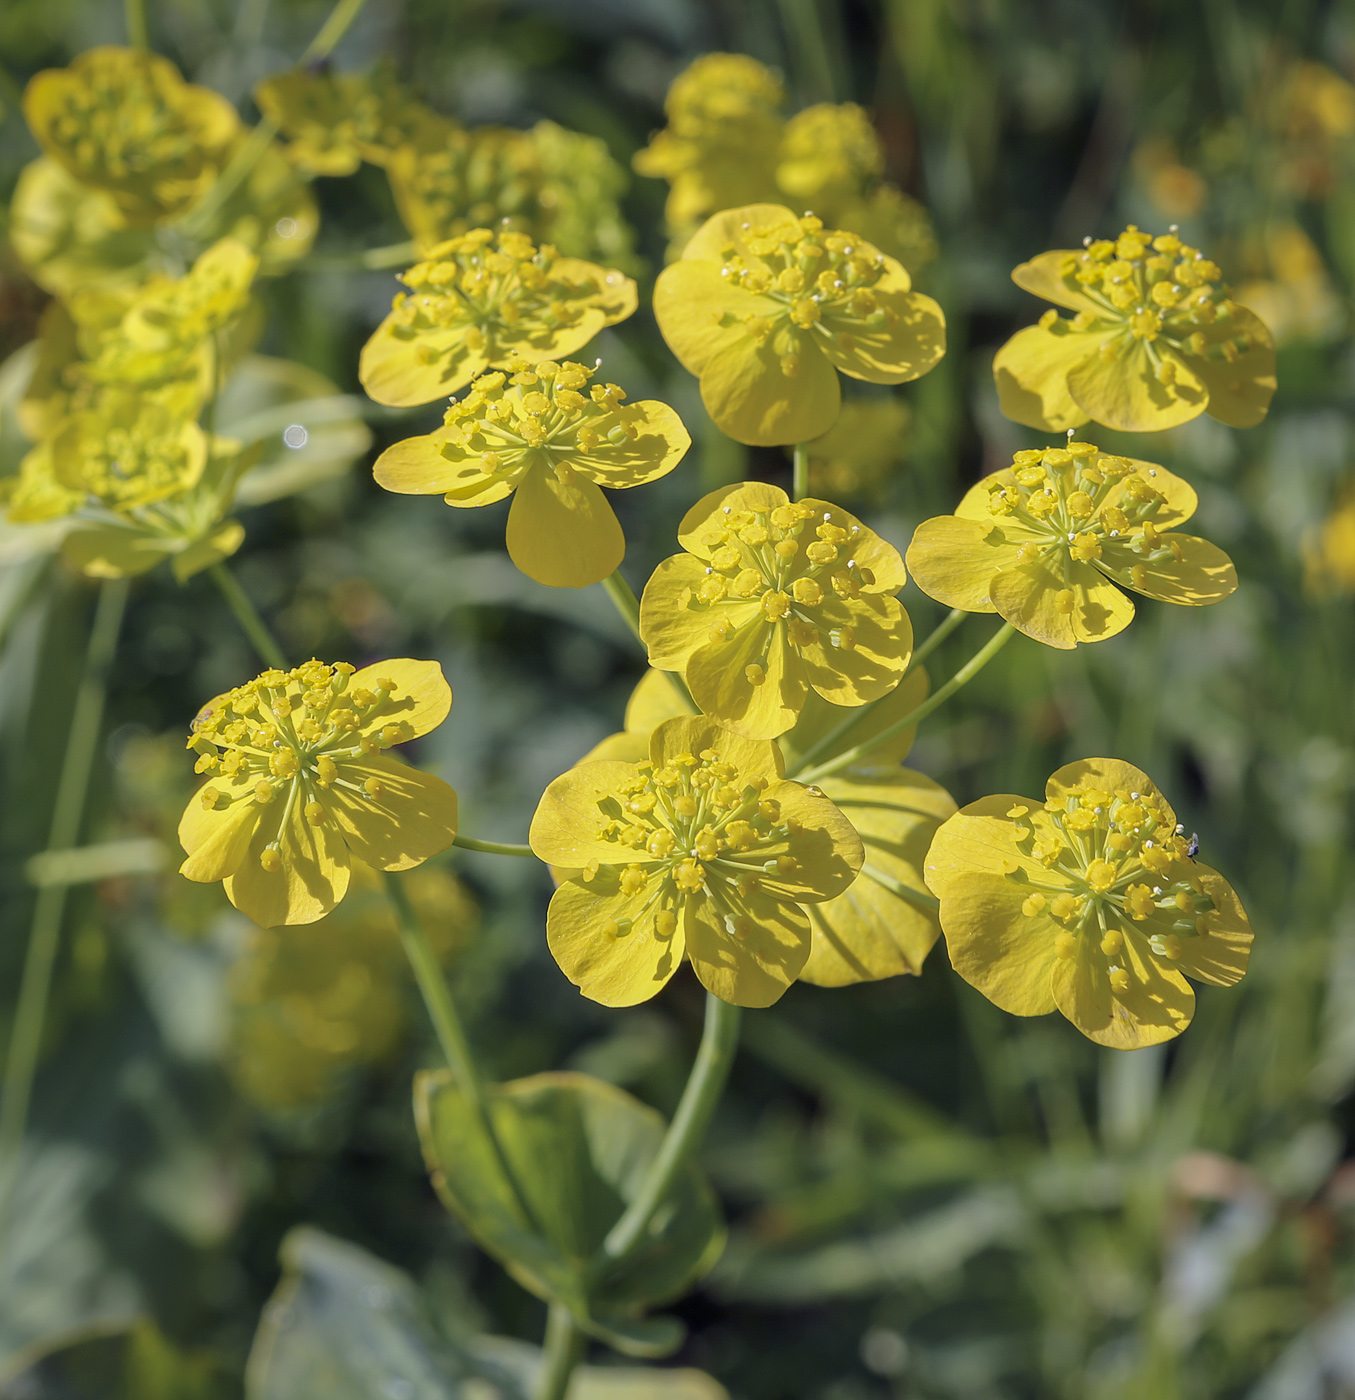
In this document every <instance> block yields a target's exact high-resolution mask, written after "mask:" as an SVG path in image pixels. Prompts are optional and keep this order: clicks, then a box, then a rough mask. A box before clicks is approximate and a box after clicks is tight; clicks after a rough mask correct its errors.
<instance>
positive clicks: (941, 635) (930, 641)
mask: <svg viewBox="0 0 1355 1400" xmlns="http://www.w3.org/2000/svg"><path fill="white" fill-rule="evenodd" d="M968 616H969V614H968V613H967V612H965V610H964V609H963V608H952V609H951V610H950V612H949V613H948V614H947V615H946V617H945V619H944V620H943V621H941V622H940V623H938V624H937V626H935V627H934V628H933V629H932V630H931V631H930V632H929V633H928V634H927V637H926V640H925V641H921V642H919V643H918V644H917V647H916V648H915V649H914V651H913V656H912V660H911V661H909V663H908V669H909V670H910V671H915V670H917V668H918V667H919V666H921V665H922V663H923V662H924V661H925V660H926V659H927V658H928V657H929V656H930V655H931V654H932V652H934V651H935V650H936V649H937V647H939V646H940V645H941V643H942V642H944V641H945V640H946V638H947V637H949V636H950V634H951V633H952V632H953V631H954V630H955V629H956V628H957V627H958V626H959V625H960V624H961V623H962V622H963V621H964V620H965V618H967V617H968Z"/></svg>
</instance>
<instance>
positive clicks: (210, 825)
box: [179, 660, 456, 928]
mask: <svg viewBox="0 0 1355 1400" xmlns="http://www.w3.org/2000/svg"><path fill="white" fill-rule="evenodd" d="M451 705H452V692H451V689H450V688H449V687H448V685H447V682H446V680H445V679H444V678H443V675H442V668H441V667H440V666H439V665H438V664H437V662H436V661H410V660H396V661H383V662H381V663H379V664H378V665H375V666H368V667H366V668H365V669H364V670H361V671H357V672H355V671H354V669H353V667H352V666H350V665H348V664H347V663H346V662H339V663H337V664H336V665H333V666H327V665H325V664H323V663H322V662H319V661H308V662H307V663H306V664H305V665H304V666H298V667H297V668H296V669H295V670H293V671H265V672H264V673H263V674H262V675H261V676H259V677H258V678H257V679H256V680H252V681H250V682H249V683H248V684H247V685H243V686H240V687H238V688H237V689H235V690H232V691H229V692H228V693H227V694H225V695H220V696H218V697H217V698H216V699H215V700H211V701H209V702H208V704H207V705H206V706H204V707H203V709H202V711H201V712H200V713H199V715H198V717H197V719H196V720H195V721H194V723H193V732H192V734H191V736H190V737H189V740H188V747H189V748H190V749H193V750H195V751H196V752H197V754H198V761H197V771H198V772H199V773H203V774H206V776H207V782H206V784H205V785H204V786H203V787H202V788H201V789H199V791H198V792H197V793H196V795H195V796H194V797H193V799H192V800H191V801H190V802H189V804H188V808H187V810H186V811H185V812H184V815H183V820H182V821H180V823H179V840H180V841H181V842H182V844H183V848H184V850H185V851H187V852H188V859H187V860H186V861H184V863H183V865H182V866H181V867H180V870H181V872H182V873H183V874H184V875H186V876H187V877H188V878H189V879H190V880H198V881H201V882H203V883H211V882H213V881H215V880H221V881H222V882H223V885H224V887H225V890H226V894H227V896H228V897H229V899H230V901H231V903H232V904H234V905H235V907H236V908H237V909H239V910H240V912H241V913H243V914H248V915H249V917H250V918H251V919H253V920H254V922H255V923H256V924H259V925H261V926H262V927H264V928H272V927H274V926H275V925H277V924H308V923H314V921H315V920H316V919H319V918H322V917H323V916H324V915H325V914H327V913H328V912H329V911H330V910H331V909H333V908H334V906H335V905H336V904H338V903H339V901H340V900H341V899H342V898H343V897H344V893H345V892H346V891H347V889H348V877H349V870H350V866H351V861H352V859H353V858H354V857H356V858H357V859H358V860H360V861H362V862H364V863H365V864H367V865H370V866H374V867H375V868H376V869H378V870H408V869H410V868H411V867H412V866H415V865H419V864H420V863H421V862H423V861H425V860H427V859H428V857H429V856H431V855H436V854H437V852H438V851H442V850H446V848H447V847H448V846H450V845H451V844H452V841H453V839H454V838H455V836H456V793H455V792H453V791H452V789H451V788H450V787H449V786H448V785H447V784H446V783H444V782H443V781H442V779H441V778H435V777H433V776H432V775H430V774H428V773H421V772H420V771H419V770H418V769H417V768H411V767H409V766H408V765H407V764H405V763H402V762H400V761H399V760H397V759H396V758H394V757H393V756H391V755H389V754H387V753H386V750H387V749H389V748H391V747H392V746H393V745H395V744H401V743H404V742H406V741H407V740H409V739H415V738H418V737H419V736H420V735H422V734H427V733H428V731H429V730H430V729H433V728H435V727H436V726H437V725H439V724H441V723H442V721H443V720H444V719H445V718H446V717H447V713H448V711H449V710H450V709H451Z"/></svg>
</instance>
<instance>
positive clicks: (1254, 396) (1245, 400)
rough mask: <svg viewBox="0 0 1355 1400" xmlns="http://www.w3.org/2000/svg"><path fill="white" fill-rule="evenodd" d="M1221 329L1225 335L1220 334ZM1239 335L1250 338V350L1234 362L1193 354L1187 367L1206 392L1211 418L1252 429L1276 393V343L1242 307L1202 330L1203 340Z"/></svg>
mask: <svg viewBox="0 0 1355 1400" xmlns="http://www.w3.org/2000/svg"><path fill="white" fill-rule="evenodd" d="M1224 330H1226V331H1227V335H1223V334H1222V332H1223V331H1224ZM1211 332H1212V336H1211ZM1239 333H1245V334H1246V335H1248V336H1250V338H1251V347H1250V348H1249V349H1247V350H1244V351H1243V352H1242V353H1241V354H1240V355H1239V356H1238V357H1237V359H1236V360H1233V361H1231V362H1230V361H1228V360H1212V359H1208V360H1207V359H1203V358H1200V357H1197V356H1194V355H1192V356H1191V357H1190V359H1189V364H1190V367H1191V369H1192V370H1194V372H1195V373H1196V375H1198V376H1199V378H1200V380H1201V381H1202V382H1203V384H1204V386H1205V388H1206V389H1207V390H1208V391H1209V408H1208V410H1207V412H1208V414H1209V416H1210V417H1211V418H1217V419H1218V420H1219V422H1220V423H1227V424H1228V425H1229V426H1230V427H1233V428H1254V427H1255V426H1256V425H1257V424H1258V423H1259V422H1261V420H1262V419H1263V418H1264V417H1265V416H1266V413H1267V412H1268V410H1269V408H1270V401H1271V399H1272V397H1273V396H1274V394H1275V382H1276V381H1275V342H1274V340H1273V339H1272V337H1271V334H1270V331H1269V329H1268V328H1267V327H1266V325H1265V323H1264V322H1263V321H1262V320H1261V318H1260V317H1259V316H1257V315H1256V313H1255V312H1252V311H1248V310H1247V308H1246V307H1245V306H1239V307H1236V308H1235V309H1234V311H1233V314H1232V316H1231V317H1230V318H1229V319H1228V321H1227V322H1226V323H1225V324H1224V325H1219V324H1218V323H1215V325H1213V326H1211V327H1207V328H1205V338H1206V339H1211V338H1218V339H1224V340H1227V339H1230V338H1231V337H1233V336H1235V335H1237V334H1239Z"/></svg>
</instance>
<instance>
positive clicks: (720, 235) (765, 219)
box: [682, 204, 798, 263]
mask: <svg viewBox="0 0 1355 1400" xmlns="http://www.w3.org/2000/svg"><path fill="white" fill-rule="evenodd" d="M779 224H794V225H796V230H797V232H796V236H797V237H798V223H797V220H796V217H795V215H794V214H792V213H791V211H790V210H789V209H787V208H786V206H785V205H784V204H744V205H741V206H740V207H739V208H737V209H722V210H721V211H720V212H719V213H718V214H712V215H711V216H710V218H709V219H707V220H706V222H705V223H704V224H702V225H701V227H700V228H699V229H697V231H696V232H695V233H694V234H692V236H691V238H690V239H689V240H688V241H687V246H686V247H685V248H684V249H683V250H682V260H683V261H684V262H688V261H691V262H696V261H702V260H704V261H709V262H717V263H723V262H724V259H725V249H726V248H731V247H732V248H733V249H734V251H735V252H736V253H738V254H739V256H740V257H741V258H743V260H744V261H745V262H749V261H759V259H758V255H757V254H756V253H754V252H752V251H751V250H750V249H749V247H748V244H747V243H745V242H744V234H745V233H746V232H747V230H749V229H750V228H775V227H776V226H777V225H779Z"/></svg>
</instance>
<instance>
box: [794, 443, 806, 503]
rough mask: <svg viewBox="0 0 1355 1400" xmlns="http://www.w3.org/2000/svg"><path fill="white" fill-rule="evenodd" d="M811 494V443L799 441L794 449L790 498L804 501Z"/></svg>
mask: <svg viewBox="0 0 1355 1400" xmlns="http://www.w3.org/2000/svg"><path fill="white" fill-rule="evenodd" d="M807 495H809V444H808V443H807V442H797V443H796V444H795V446H794V448H793V449H792V455H791V466H790V498H791V500H793V501H803V500H804V498H805V497H806V496H807Z"/></svg>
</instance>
